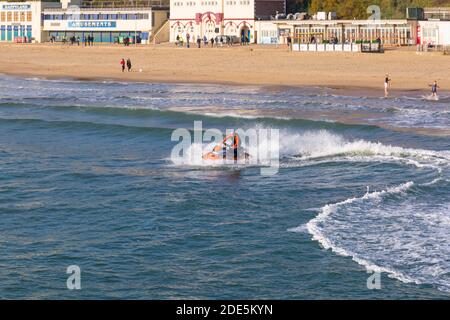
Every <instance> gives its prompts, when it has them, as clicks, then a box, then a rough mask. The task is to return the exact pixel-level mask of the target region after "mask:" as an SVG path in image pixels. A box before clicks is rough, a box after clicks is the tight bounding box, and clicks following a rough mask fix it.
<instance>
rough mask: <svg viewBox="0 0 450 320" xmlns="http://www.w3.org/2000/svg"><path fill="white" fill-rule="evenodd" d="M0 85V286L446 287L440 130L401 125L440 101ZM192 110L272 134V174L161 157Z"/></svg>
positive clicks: (437, 291)
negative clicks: (76, 278) (71, 280)
mask: <svg viewBox="0 0 450 320" xmlns="http://www.w3.org/2000/svg"><path fill="white" fill-rule="evenodd" d="M0 98H1V100H0V217H1V224H0V248H1V250H0V252H1V254H0V298H7V299H13V298H26V299H50V298H63V299H66V298H67V299H85V298H86V299H93V298H97V299H109V298H122V299H127V298H128V299H130V298H137V299H174V298H195V299H197V298H206V299H244V298H251V299H252V298H273V299H321V298H327V299H328V298H331V299H337V298H344V299H347V298H350V299H365V298H369V299H380V298H383V299H387V298H393V299H411V298H439V299H448V298H450V245H449V243H450V242H449V234H450V192H449V191H450V188H449V187H450V181H449V179H450V174H449V172H450V171H449V163H450V152H449V151H448V150H449V148H450V138H449V137H448V136H445V135H435V136H431V135H424V134H420V133H419V130H418V129H427V130H437V131H435V132H439V130H445V129H446V128H448V127H449V125H450V118H449V103H448V100H446V99H448V97H445V96H443V97H442V100H441V101H438V102H430V101H426V100H424V99H421V97H399V98H397V99H391V100H385V99H378V98H368V97H346V96H339V95H336V94H334V93H330V92H327V91H326V89H318V88H316V89H314V88H313V89H296V90H294V89H286V90H278V91H274V90H266V89H265V88H258V87H227V86H216V85H186V84H142V83H119V82H77V81H70V80H65V81H49V80H42V79H19V78H9V77H1V78H0ZM255 110H257V113H255V112H254V111H255ZM354 113H358V114H359V115H362V116H360V117H359V120H358V122H357V123H353V124H343V123H340V122H345V123H348V122H347V121H339V119H338V118H342V117H343V116H345V117H350V116H351V115H352V114H354ZM308 119H309V120H308ZM195 120H201V121H202V122H203V127H204V129H207V128H218V129H221V130H224V129H226V128H244V129H249V128H272V129H279V130H280V137H281V149H280V155H281V159H280V169H279V172H278V174H276V175H274V176H262V175H261V174H260V168H259V167H257V166H248V167H246V166H233V165H231V166H221V167H211V166H194V165H189V164H185V165H177V164H175V163H173V162H172V161H171V159H170V154H171V150H172V148H173V147H174V145H175V144H176V142H172V141H171V139H170V137H171V134H172V132H173V130H174V129H176V128H188V129H191V128H192V127H193V123H194V121H195ZM69 265H78V266H79V267H80V268H81V284H82V289H81V290H72V291H71V290H68V289H67V288H66V279H67V277H68V275H67V274H66V268H67V267H68V266H69ZM367 267H368V268H369V269H371V270H378V271H381V289H379V290H369V289H368V288H367V285H366V283H367V278H368V276H370V274H369V273H368V272H367V270H366V268H367Z"/></svg>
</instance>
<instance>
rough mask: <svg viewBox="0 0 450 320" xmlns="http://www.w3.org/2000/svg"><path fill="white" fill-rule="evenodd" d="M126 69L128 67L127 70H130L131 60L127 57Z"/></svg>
mask: <svg viewBox="0 0 450 320" xmlns="http://www.w3.org/2000/svg"><path fill="white" fill-rule="evenodd" d="M127 69H128V72H130V71H131V60H130V58H128V59H127Z"/></svg>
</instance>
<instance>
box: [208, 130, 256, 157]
mask: <svg viewBox="0 0 450 320" xmlns="http://www.w3.org/2000/svg"><path fill="white" fill-rule="evenodd" d="M249 158H250V155H249V154H248V153H247V152H245V150H244V149H243V148H242V147H241V144H240V139H239V136H238V134H237V133H232V134H230V135H228V136H227V137H225V139H223V141H222V143H221V144H218V145H215V146H214V148H213V150H212V151H211V152H207V153H205V154H204V155H203V160H234V161H238V160H242V159H245V160H248V159H249Z"/></svg>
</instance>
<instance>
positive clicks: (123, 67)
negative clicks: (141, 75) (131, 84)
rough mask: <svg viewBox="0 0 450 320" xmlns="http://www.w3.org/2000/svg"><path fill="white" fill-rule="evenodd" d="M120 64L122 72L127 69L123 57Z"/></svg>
mask: <svg viewBox="0 0 450 320" xmlns="http://www.w3.org/2000/svg"><path fill="white" fill-rule="evenodd" d="M120 65H121V66H122V72H124V71H125V59H124V58H122V60H120Z"/></svg>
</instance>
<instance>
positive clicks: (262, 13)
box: [170, 0, 286, 42]
mask: <svg viewBox="0 0 450 320" xmlns="http://www.w3.org/2000/svg"><path fill="white" fill-rule="evenodd" d="M285 12H286V1H285V0H170V40H171V41H172V42H174V41H176V39H177V37H181V38H183V39H186V35H188V34H189V35H190V36H191V37H200V38H202V39H203V38H204V37H206V39H208V40H210V39H211V38H215V37H217V36H220V35H227V36H234V37H237V38H238V39H240V40H245V39H248V41H249V42H257V38H258V32H257V30H256V29H255V21H257V20H260V19H270V17H271V16H274V15H276V14H277V13H285Z"/></svg>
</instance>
